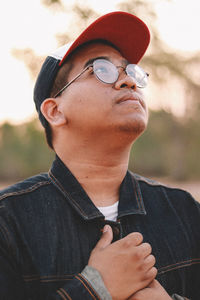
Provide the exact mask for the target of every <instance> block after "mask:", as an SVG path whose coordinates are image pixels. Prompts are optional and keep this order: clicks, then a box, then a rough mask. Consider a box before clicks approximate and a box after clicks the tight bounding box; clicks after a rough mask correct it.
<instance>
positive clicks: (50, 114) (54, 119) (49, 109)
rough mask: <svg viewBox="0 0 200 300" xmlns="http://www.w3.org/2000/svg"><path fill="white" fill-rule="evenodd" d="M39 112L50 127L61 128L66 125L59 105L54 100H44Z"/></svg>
mask: <svg viewBox="0 0 200 300" xmlns="http://www.w3.org/2000/svg"><path fill="white" fill-rule="evenodd" d="M40 110H41V112H42V114H43V115H44V117H45V119H46V120H47V121H48V122H49V123H50V124H51V125H52V126H61V125H64V124H66V123H67V120H66V118H65V116H64V114H63V113H62V111H60V110H59V105H58V103H57V99H55V98H48V99H46V100H44V101H43V103H42V104H41V107H40Z"/></svg>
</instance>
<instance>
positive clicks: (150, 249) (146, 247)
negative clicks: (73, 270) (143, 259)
mask: <svg viewBox="0 0 200 300" xmlns="http://www.w3.org/2000/svg"><path fill="white" fill-rule="evenodd" d="M143 245H144V248H145V250H146V252H147V253H151V251H152V247H151V245H150V244H149V243H144V244H143Z"/></svg>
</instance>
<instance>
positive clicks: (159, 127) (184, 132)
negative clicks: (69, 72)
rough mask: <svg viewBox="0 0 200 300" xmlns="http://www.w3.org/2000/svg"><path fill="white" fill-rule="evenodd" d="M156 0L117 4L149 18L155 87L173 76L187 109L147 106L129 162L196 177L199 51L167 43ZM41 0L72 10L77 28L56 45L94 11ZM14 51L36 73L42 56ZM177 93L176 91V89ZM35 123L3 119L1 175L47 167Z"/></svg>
mask: <svg viewBox="0 0 200 300" xmlns="http://www.w3.org/2000/svg"><path fill="white" fill-rule="evenodd" d="M156 1H160V0H154V1H153V0H151V1H144V0H126V1H123V2H122V3H120V4H119V6H118V9H120V10H123V11H127V12H130V13H133V14H136V15H138V16H139V17H141V18H142V19H144V20H145V22H147V25H148V26H149V28H150V29H151V36H152V38H151V47H150V50H149V51H148V52H147V55H146V56H145V57H144V58H143V60H142V65H143V67H144V68H145V69H147V70H148V72H149V71H150V74H151V80H152V81H153V82H154V83H156V84H157V86H158V90H159V89H160V87H161V86H164V87H166V88H165V90H166V92H167V90H168V87H169V86H170V84H172V83H173V82H174V81H175V80H177V81H178V82H179V83H180V84H179V86H180V87H181V89H182V93H180V94H183V95H184V101H185V106H186V110H185V115H184V116H183V117H182V118H179V119H178V118H176V117H175V116H173V115H172V114H170V113H167V112H166V111H152V112H151V114H150V122H149V128H148V130H147V131H146V132H145V133H144V134H143V136H142V137H140V138H139V140H138V141H137V142H136V143H135V145H134V147H133V149H132V152H131V158H130V168H131V169H132V170H133V171H134V172H138V173H142V174H143V175H153V176H170V177H171V178H174V179H188V178H192V177H194V178H200V161H199V160H198V159H197V157H198V156H199V153H198V149H199V148H200V138H199V132H200V123H199V113H200V102H199V96H200V85H199V77H198V76H199V71H198V70H199V66H200V54H199V53H195V54H193V55H190V57H188V56H185V55H184V53H175V51H173V50H172V49H169V48H168V47H167V45H166V44H165V43H164V41H163V40H162V39H161V37H160V35H159V32H158V29H157V26H156V17H157V16H156V13H155V10H154V3H155V2H156ZM162 1H167V0H162ZM168 1H169V0H168ZM41 2H42V4H44V5H45V6H46V7H47V8H51V9H52V10H54V11H55V12H56V11H57V12H59V8H60V10H62V12H66V14H67V13H70V14H73V16H74V20H75V23H76V28H75V26H73V31H71V32H66V33H60V34H58V35H57V38H58V45H61V44H64V43H67V42H69V41H70V40H72V39H74V37H75V36H76V35H77V34H78V33H80V32H81V31H82V30H83V28H84V27H85V26H87V25H88V24H89V23H91V22H92V21H93V20H94V19H95V18H96V17H97V16H98V14H97V13H96V12H95V11H93V10H92V9H91V8H90V7H87V6H86V5H80V1H79V2H78V1H77V2H76V4H75V5H74V6H72V7H71V9H69V7H66V6H65V5H64V1H62V0H41ZM83 2H84V1H82V2H81V3H83ZM13 55H15V56H16V57H17V58H19V59H22V60H23V61H24V63H25V64H26V66H27V67H28V69H29V71H30V74H31V77H32V78H33V79H35V77H36V74H37V73H38V71H39V67H40V65H41V62H42V60H43V59H44V58H42V57H37V56H36V54H35V53H34V52H33V50H31V49H14V50H13ZM197 73H198V74H197ZM196 74H197V75H196ZM175 93H178V91H177V90H175ZM170 96H171V95H169V98H170ZM38 126H39V125H38V122H37V121H36V120H34V121H33V122H30V123H27V124H24V125H21V126H17V127H13V126H11V125H10V124H4V125H2V127H1V134H0V161H1V168H0V177H1V178H4V179H6V178H11V177H13V178H14V177H18V178H19V177H20V178H21V177H26V176H27V175H31V174H34V173H37V172H39V171H44V170H47V169H48V167H49V165H50V161H51V160H52V156H53V154H52V153H51V152H50V150H49V149H48V148H47V146H46V144H45V142H44V137H43V134H42V132H41V129H39V127H38Z"/></svg>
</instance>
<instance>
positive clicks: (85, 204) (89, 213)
mask: <svg viewBox="0 0 200 300" xmlns="http://www.w3.org/2000/svg"><path fill="white" fill-rule="evenodd" d="M49 177H50V179H51V180H52V182H53V184H54V185H55V186H56V188H58V189H59V190H60V192H61V193H62V194H63V195H64V196H65V198H66V200H67V201H69V202H70V204H71V205H72V206H73V207H74V209H75V210H76V211H77V212H78V214H79V215H80V216H81V217H82V218H84V219H85V220H92V219H96V218H101V219H102V218H103V215H102V214H101V212H100V211H99V210H98V209H97V207H96V206H95V205H94V204H93V202H92V201H91V200H90V198H89V197H88V195H87V193H86V192H85V191H84V189H83V188H82V186H81V185H80V183H79V182H78V180H77V179H76V178H75V177H74V175H73V174H72V173H71V172H70V170H69V169H68V168H67V166H66V165H65V164H64V163H63V162H62V161H61V159H60V158H59V157H58V156H57V155H56V158H55V160H54V162H53V164H52V167H51V169H50V171H49ZM131 214H142V215H143V214H146V212H145V208H144V203H143V199H142V194H141V190H140V185H139V182H138V181H137V180H136V178H135V177H134V175H133V174H131V173H130V172H129V171H127V173H126V176H125V177H124V180H123V181H122V183H121V186H120V194H119V207H118V219H119V218H121V217H123V216H126V215H131Z"/></svg>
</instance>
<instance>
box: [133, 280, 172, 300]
mask: <svg viewBox="0 0 200 300" xmlns="http://www.w3.org/2000/svg"><path fill="white" fill-rule="evenodd" d="M147 299H148V300H172V298H171V297H170V296H169V295H168V294H167V292H166V291H165V289H164V288H163V287H162V285H160V283H159V282H158V281H157V280H153V281H152V283H151V284H150V285H149V286H148V287H146V288H144V289H143V290H140V291H138V292H137V293H135V294H134V295H132V296H131V297H129V298H128V300H147Z"/></svg>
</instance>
